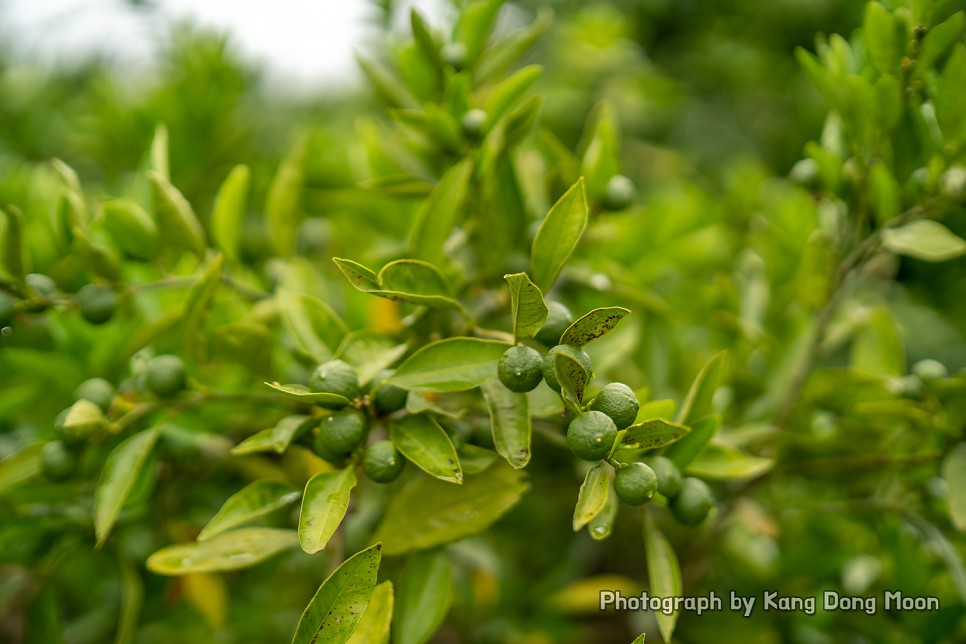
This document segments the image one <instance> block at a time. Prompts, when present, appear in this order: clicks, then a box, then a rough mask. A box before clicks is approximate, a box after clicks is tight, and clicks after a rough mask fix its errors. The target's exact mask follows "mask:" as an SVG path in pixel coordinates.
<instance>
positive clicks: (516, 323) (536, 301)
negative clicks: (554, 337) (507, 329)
mask: <svg viewBox="0 0 966 644" xmlns="http://www.w3.org/2000/svg"><path fill="white" fill-rule="evenodd" d="M503 279H505V280H506V282H507V284H508V285H509V287H510V317H511V318H512V319H513V339H514V341H515V342H519V341H520V340H525V339H527V338H532V337H533V336H534V335H535V334H536V332H537V331H539V330H540V328H541V327H542V326H543V323H544V322H546V321H547V314H548V309H547V304H546V302H544V301H543V293H541V292H540V288H539V287H538V286H537V285H536V284H534V283H533V282H531V281H530V278H529V277H528V276H527V274H526V273H513V274H512V275H504V276H503Z"/></svg>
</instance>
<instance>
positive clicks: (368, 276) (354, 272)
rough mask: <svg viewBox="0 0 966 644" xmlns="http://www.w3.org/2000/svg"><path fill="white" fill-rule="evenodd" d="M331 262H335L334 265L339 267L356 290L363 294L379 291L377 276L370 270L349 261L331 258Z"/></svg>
mask: <svg viewBox="0 0 966 644" xmlns="http://www.w3.org/2000/svg"><path fill="white" fill-rule="evenodd" d="M332 261H333V262H335V265H336V266H338V267H339V270H340V271H342V274H343V275H345V276H346V279H348V280H349V283H350V284H352V285H353V286H354V287H355V288H356V289H358V290H360V291H363V292H370V291H378V290H379V276H378V275H376V274H375V272H373V271H372V270H370V269H368V268H366V267H365V266H363V265H362V264H360V263H359V262H354V261H352V260H351V259H342V258H341V257H333V258H332Z"/></svg>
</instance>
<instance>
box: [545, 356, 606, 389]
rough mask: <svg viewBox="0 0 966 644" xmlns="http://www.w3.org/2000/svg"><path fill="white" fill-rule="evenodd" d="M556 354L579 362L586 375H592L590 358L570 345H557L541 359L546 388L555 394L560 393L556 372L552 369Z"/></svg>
mask: <svg viewBox="0 0 966 644" xmlns="http://www.w3.org/2000/svg"><path fill="white" fill-rule="evenodd" d="M556 353H566V354H567V355H569V356H570V357H571V358H573V359H574V360H576V361H577V362H579V363H580V364H581V366H583V368H584V369H586V370H587V373H588V374H593V366H594V365H593V364H592V363H591V362H590V356H589V355H587V353H586V352H585V351H584V350H583V349H581V348H580V347H577V346H574V345H572V344H558V345H557V346H555V347H554V348H553V349H551V350H550V351H547V355H546V356H545V357H544V359H543V379H544V380H546V381H547V386H548V387H550V388H551V389H553V390H554V391H556V392H557V393H560V383H559V382H557V372H556V371H554V369H553V357H554V354H556Z"/></svg>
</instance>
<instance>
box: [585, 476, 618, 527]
mask: <svg viewBox="0 0 966 644" xmlns="http://www.w3.org/2000/svg"><path fill="white" fill-rule="evenodd" d="M607 485H608V488H607V498H606V500H605V501H604V507H602V508H601V509H600V511H599V512H598V513H597V514H596V515H594V518H592V519H591V520H590V523H588V524H587V534H589V535H590V537H591V538H592V539H594V540H595V541H603V540H604V539H607V538H608V537H610V535H611V533H612V532H613V531H614V521H616V520H617V509H618V507H619V506H620V503H618V499H617V492H615V491H614V484H613V483H612V482H610V481H608V483H607Z"/></svg>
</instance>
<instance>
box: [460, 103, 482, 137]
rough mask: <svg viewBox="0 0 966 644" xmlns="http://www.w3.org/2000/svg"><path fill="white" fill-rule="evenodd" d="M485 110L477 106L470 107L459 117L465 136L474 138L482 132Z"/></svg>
mask: <svg viewBox="0 0 966 644" xmlns="http://www.w3.org/2000/svg"><path fill="white" fill-rule="evenodd" d="M486 118H487V117H486V112H484V111H483V110H481V109H479V108H477V109H472V110H470V111H469V112H467V113H466V114H464V115H463V118H461V119H460V125H461V126H462V127H463V133H464V134H465V135H466V136H469V137H472V138H476V137H478V136H479V135H480V134H482V133H483V126H484V125H486Z"/></svg>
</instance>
